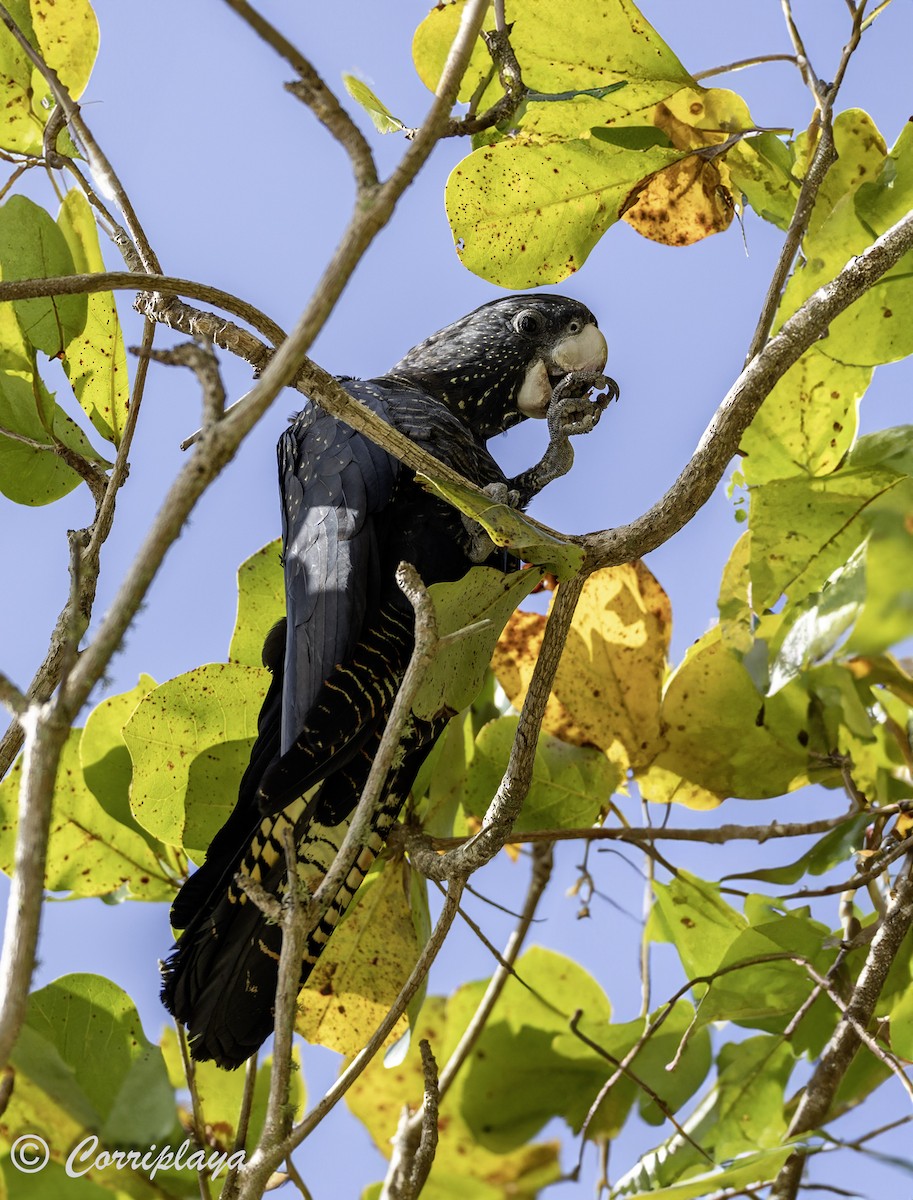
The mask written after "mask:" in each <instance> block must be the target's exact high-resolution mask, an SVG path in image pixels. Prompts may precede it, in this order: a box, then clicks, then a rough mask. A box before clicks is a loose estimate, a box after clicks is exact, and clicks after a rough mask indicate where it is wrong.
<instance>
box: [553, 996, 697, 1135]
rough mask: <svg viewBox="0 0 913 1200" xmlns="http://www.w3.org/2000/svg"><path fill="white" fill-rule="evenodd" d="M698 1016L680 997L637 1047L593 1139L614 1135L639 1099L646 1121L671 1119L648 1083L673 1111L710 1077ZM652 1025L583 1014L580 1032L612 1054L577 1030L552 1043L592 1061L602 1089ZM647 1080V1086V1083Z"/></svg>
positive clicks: (599, 1114)
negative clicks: (595, 1018) (693, 1026)
mask: <svg viewBox="0 0 913 1200" xmlns="http://www.w3.org/2000/svg"><path fill="white" fill-rule="evenodd" d="M655 1017H656V1014H655V1013H654V1014H651V1017H650V1020H653V1019H655ZM693 1017H694V1009H693V1007H692V1006H691V1004H689V1003H688V1001H687V1000H677V1001H676V1002H675V1004H674V1005H673V1006H672V1009H671V1010H670V1011H669V1013H668V1015H666V1016H665V1019H664V1020H663V1023H662V1025H660V1026H659V1028H658V1029H657V1030H656V1031H655V1032H654V1033H653V1034H652V1035H651V1036H650V1037H649V1038H648V1039H647V1040H646V1042H644V1044H643V1045H642V1046H641V1048H640V1049H639V1050H638V1052H637V1054H636V1055H635V1056H634V1058H633V1060H632V1061H631V1062H630V1064H629V1067H628V1072H627V1073H624V1074H623V1075H622V1077H621V1078H620V1079H618V1080H617V1081H616V1082H615V1083H614V1084H613V1085H612V1088H611V1089H610V1090H609V1092H608V1093H607V1095H606V1097H605V1099H604V1100H603V1101H602V1103H601V1104H600V1106H599V1108H598V1109H597V1111H596V1114H595V1116H594V1118H593V1120H592V1122H591V1124H590V1128H589V1130H588V1132H587V1136H588V1137H589V1138H591V1139H593V1140H596V1139H602V1138H612V1137H614V1136H615V1135H616V1134H617V1133H618V1131H619V1130H620V1129H621V1128H622V1126H623V1124H624V1122H625V1121H626V1119H627V1117H628V1115H629V1113H630V1111H631V1110H632V1108H633V1106H634V1102H635V1101H638V1102H639V1108H640V1116H641V1118H642V1119H643V1120H644V1121H646V1122H647V1123H648V1124H650V1125H662V1124H663V1123H664V1121H665V1120H666V1119H667V1118H666V1116H665V1113H664V1112H663V1111H662V1110H661V1108H659V1107H658V1106H657V1104H656V1101H655V1100H653V1099H652V1097H651V1096H650V1094H649V1092H648V1091H647V1090H646V1088H649V1089H652V1091H653V1092H655V1093H656V1095H657V1096H659V1098H660V1100H662V1101H663V1102H664V1104H665V1105H666V1108H667V1109H669V1110H671V1111H672V1112H675V1111H677V1110H678V1109H680V1108H681V1107H682V1105H683V1104H685V1103H686V1102H687V1101H688V1100H690V1098H691V1097H692V1096H693V1095H694V1093H695V1092H696V1091H697V1089H698V1088H699V1087H700V1086H701V1084H702V1083H703V1081H704V1080H705V1079H706V1077H707V1072H708V1071H709V1070H710V1067H711V1065H712V1054H711V1049H710V1037H709V1035H708V1034H707V1031H706V1030H705V1029H701V1030H698V1031H694V1030H692V1029H691V1024H692V1020H693ZM647 1027H648V1022H647V1020H645V1019H644V1018H643V1017H639V1018H638V1019H637V1020H634V1021H628V1022H626V1023H625V1024H622V1025H609V1024H606V1023H603V1022H594V1021H592V1020H587V1019H582V1020H581V1021H580V1022H579V1024H578V1029H579V1030H580V1032H581V1033H583V1034H584V1035H585V1036H586V1037H588V1038H589V1039H590V1041H593V1042H595V1043H596V1044H597V1045H598V1046H600V1047H602V1049H603V1050H605V1051H606V1052H607V1053H608V1055H610V1058H609V1059H606V1058H604V1057H603V1056H602V1055H598V1054H597V1053H596V1052H595V1051H594V1050H593V1049H592V1047H590V1046H587V1045H586V1043H584V1042H583V1041H581V1040H580V1039H579V1038H578V1037H576V1036H575V1035H574V1034H572V1033H563V1034H560V1035H559V1036H558V1037H556V1038H555V1040H554V1042H553V1043H552V1048H553V1050H554V1051H555V1053H556V1054H558V1055H560V1056H561V1057H562V1058H564V1059H569V1060H576V1061H578V1062H579V1063H580V1064H581V1065H582V1064H583V1063H584V1061H585V1062H588V1063H589V1067H590V1072H591V1075H592V1079H593V1082H594V1083H595V1084H596V1086H597V1089H599V1088H602V1087H603V1086H604V1084H605V1082H606V1080H607V1079H608V1077H609V1076H610V1075H612V1074H614V1073H615V1070H616V1065H615V1064H617V1063H620V1062H621V1061H622V1060H623V1059H626V1058H627V1057H628V1055H629V1054H630V1052H631V1050H632V1049H633V1047H634V1046H635V1045H636V1044H637V1042H638V1041H639V1040H640V1039H641V1037H642V1036H643V1035H644V1033H645V1031H646V1029H647ZM686 1031H690V1032H689V1035H688V1042H687V1044H685V1045H684V1047H683V1044H682V1043H683V1038H684V1037H685V1034H686ZM679 1051H681V1053H680V1054H679ZM676 1056H678V1057H677V1060H676ZM612 1059H614V1060H615V1063H613V1062H612V1061H611V1060H612ZM673 1060H676V1061H675V1069H674V1070H670V1064H671V1063H672V1062H673ZM551 1069H552V1068H549V1073H550V1072H551ZM559 1069H560V1068H559ZM581 1082H582V1080H581ZM642 1085H646V1088H645V1087H644V1086H642ZM561 1115H563V1116H566V1117H568V1118H569V1119H571V1118H572V1117H573V1115H574V1114H573V1113H572V1112H571V1109H570V1108H569V1109H568V1111H567V1112H565V1113H562V1114H561ZM571 1123H572V1127H573V1128H574V1129H576V1128H578V1126H579V1123H580V1122H579V1121H577V1120H576V1119H572V1121H571Z"/></svg>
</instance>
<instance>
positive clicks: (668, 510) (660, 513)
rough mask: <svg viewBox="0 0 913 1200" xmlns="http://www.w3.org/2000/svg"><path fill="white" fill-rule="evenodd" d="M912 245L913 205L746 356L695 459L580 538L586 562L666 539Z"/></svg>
mask: <svg viewBox="0 0 913 1200" xmlns="http://www.w3.org/2000/svg"><path fill="white" fill-rule="evenodd" d="M911 249H913V213H907V214H906V215H905V216H904V217H902V218H901V219H900V220H899V221H898V222H897V224H896V225H892V226H891V228H890V229H889V230H888V231H887V232H886V233H884V234H882V235H881V237H879V238H878V239H877V240H876V241H875V242H873V243H872V245H871V246H869V247H868V248H867V249H866V250H864V251H863V252H862V254H860V255H859V256H858V257H857V258H854V259H852V260H851V261H850V262H849V263H847V265H846V266H845V267H844V268H843V270H842V271H841V272H840V274H839V275H837V277H836V278H835V279H833V280H832V281H831V282H830V283H828V284H825V285H824V287H821V288H819V289H818V291H816V292H815V293H814V294H813V295H811V296H809V298H808V300H806V302H805V303H804V304H803V305H802V307H801V308H800V309H798V310H797V311H796V312H795V313H793V315H792V316H791V317H790V318H789V320H788V321H786V322H785V323H784V325H783V326H782V328H781V329H780V331H779V332H778V333H777V335H776V337H774V338H772V339H771V340H770V341H769V342H768V343H767V344H766V345H765V347H764V349H763V350H762V351H761V352H760V353H759V354H758V355H757V356H756V357H754V358H752V360H751V361H750V362H749V363H748V364H747V366H746V367H745V368H744V370H743V371H742V372H741V374H740V375H739V377H738V379H737V380H736V381H735V383H734V384H733V385H732V387H731V388H730V389H729V392H728V393H727V394H726V397H725V399H724V400H723V403H722V404H721V405H720V407H719V408H718V409H717V411H716V413H715V414H714V416H713V418H712V420H711V422H710V424H709V425H708V427H707V429H706V430H705V432H704V435H703V437H702V438H701V440H700V443H699V445H698V447H697V450H696V451H695V452H694V455H693V456H692V458H691V460H690V461H689V462H688V464H687V465H686V466H685V469H684V470H683V471H682V473H681V474H680V475H679V477H678V479H677V480H676V481H675V483H674V484H673V485H672V487H670V488H669V490H668V491H667V492H666V494H665V495H664V496H663V497H662V499H660V500H659V501H658V502H657V503H656V504H654V505H653V507H652V508H650V509H648V510H647V512H645V513H644V514H643V516H641V517H638V518H637V519H636V520H635V521H632V522H631V523H630V524H628V525H620V526H618V527H617V528H616V529H609V530H604V531H603V532H600V533H591V534H588V535H586V537H584V538H583V539H582V541H583V544H584V545H585V547H586V550H587V556H588V564H587V566H588V570H595V569H597V568H598V567H608V566H616V565H617V564H618V563H624V562H630V561H631V560H632V559H634V558H640V557H642V556H643V555H644V554H646V553H648V552H649V551H650V550H655V549H656V548H657V546H661V545H662V544H663V543H664V542H666V541H668V540H669V538H670V537H672V536H673V534H676V533H678V531H679V530H680V529H681V528H682V527H683V526H684V525H686V524H687V523H688V522H689V521H690V520H691V518H692V517H693V516H694V514H695V513H696V512H697V511H698V510H699V509H700V508H701V507H702V506H703V505H704V504H706V502H707V500H709V498H710V496H711V495H712V494H713V492H714V490H715V489H716V486H717V484H718V483H719V482H720V480H721V479H722V478H723V473H724V472H725V470H726V467H727V465H728V464H729V461H730V460H731V459H732V457H733V456H734V455H735V453H736V451H737V450H738V446H739V442H740V440H741V437H742V434H743V433H744V432H745V430H746V429H747V428H748V426H749V425H750V424H751V421H752V419H753V418H754V416H755V414H756V413H757V411H758V409H759V408H760V407H761V405H762V404H763V402H764V400H765V399H766V397H767V396H768V395H769V394H770V391H771V389H772V388H773V387H774V385H775V384H776V383H777V382H778V380H780V379H781V378H782V377H783V375H785V374H786V372H787V371H788V370H789V368H790V367H791V366H792V365H793V363H795V362H797V361H798V360H799V359H800V358H801V357H802V355H803V354H804V353H805V351H806V350H808V348H809V347H810V346H812V345H814V343H815V342H816V341H819V340H820V339H821V337H822V336H824V335H825V331H826V330H827V328H828V326H829V325H830V323H831V321H833V320H834V318H835V317H838V316H840V314H841V313H842V312H845V311H846V309H848V308H849V306H850V305H851V304H852V303H853V302H854V301H856V300H858V299H859V298H860V296H863V295H865V293H866V292H867V291H868V290H869V289H870V288H871V287H872V286H873V285H874V284H875V283H877V281H878V280H879V279H881V277H882V276H883V275H885V274H886V273H887V272H888V271H890V270H891V268H892V267H894V266H896V265H897V263H898V262H899V261H900V259H901V258H902V257H903V255H904V254H906V253H907V252H908V251H909V250H911Z"/></svg>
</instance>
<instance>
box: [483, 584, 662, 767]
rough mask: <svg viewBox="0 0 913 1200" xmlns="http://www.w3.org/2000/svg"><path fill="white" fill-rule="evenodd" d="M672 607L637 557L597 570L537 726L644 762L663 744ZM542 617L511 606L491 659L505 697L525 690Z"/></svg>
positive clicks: (515, 700)
mask: <svg viewBox="0 0 913 1200" xmlns="http://www.w3.org/2000/svg"><path fill="white" fill-rule="evenodd" d="M671 621H672V614H671V610H670V606H669V599H668V597H667V596H666V594H665V592H664V591H663V590H662V588H661V587H660V585H659V583H658V582H657V580H656V579H655V577H654V576H653V575H652V574H651V573H650V572H649V571H648V570H647V568H646V567H645V566H644V565H643V563H640V562H636V563H628V564H625V565H624V566H620V567H609V568H606V569H605V570H602V571H596V572H595V573H594V574H593V575H591V576H590V578H589V579H588V580H587V582H586V584H585V585H584V589H583V594H582V596H581V598H580V602H579V604H578V606H577V612H576V614H575V615H574V621H573V624H572V625H571V630H570V634H569V636H568V640H567V645H566V646H565V650H564V653H563V655H562V657H561V662H560V664H559V666H558V672H557V674H556V676H555V683H554V686H553V688H552V693H553V694H552V697H551V699H550V700H549V704H548V708H547V709H546V716H545V721H544V722H543V728H544V729H545V730H547V732H549V733H552V734H554V735H555V736H556V737H559V738H561V739H562V740H563V741H567V742H571V743H572V744H574V745H577V746H596V747H598V748H599V749H600V750H603V751H604V752H605V753H606V754H607V755H608V756H609V758H611V759H612V760H613V762H616V763H618V764H619V766H621V767H622V768H623V769H627V768H628V767H629V766H631V767H636V766H640V765H646V764H647V763H649V762H650V761H651V760H652V759H653V758H654V757H655V755H656V754H657V752H658V751H659V749H660V748H661V746H662V745H663V737H662V732H661V728H660V700H661V693H662V684H663V677H664V675H665V670H666V654H667V651H668V646H669V634H670V628H671ZM544 627H545V619H544V618H543V617H540V616H538V615H537V614H534V613H516V614H515V615H514V617H512V618H511V620H510V621H509V622H508V626H507V629H506V630H505V632H504V635H503V636H502V639H501V641H500V642H499V644H498V646H497V647H496V650H495V655H494V658H493V660H492V666H493V669H494V672H495V674H496V675H497V677H498V680H499V682H500V683H501V686H502V687H503V688H504V690H505V692H506V693H507V695H508V696H509V697H510V700H511V703H512V704H514V705H515V706H516V707H519V706H520V705H521V704H522V703H523V698H524V697H525V695H526V690H527V687H528V686H529V679H530V676H531V675H532V671H533V667H534V666H535V663H536V660H537V659H538V655H539V650H540V648H541V644H542V631H543V629H544Z"/></svg>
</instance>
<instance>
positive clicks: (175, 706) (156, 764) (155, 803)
mask: <svg viewBox="0 0 913 1200" xmlns="http://www.w3.org/2000/svg"><path fill="white" fill-rule="evenodd" d="M269 679H270V675H269V672H268V671H266V670H264V669H263V668H262V667H261V668H256V667H241V666H233V665H231V664H229V663H207V664H206V665H204V666H202V667H197V668H196V669H195V670H193V671H187V672H186V673H185V674H183V675H178V676H177V678H175V679H169V680H168V681H167V682H166V683H162V684H160V685H159V686H158V687H157V688H154V689H153V690H152V691H151V692H149V694H148V695H147V696H145V697H144V698H143V699H142V701H141V702H140V703H139V705H138V706H137V708H136V710H135V711H134V713H133V715H132V716H131V717H130V719H129V720H128V721H127V723H126V725H125V726H124V741H125V742H126V743H127V749H128V750H129V751H130V757H131V759H132V760H133V786H132V789H131V793H130V807H131V808H132V810H133V815H134V816H135V817H136V819H137V821H139V823H140V824H141V825H142V826H143V828H144V829H148V830H149V832H150V833H152V834H154V835H155V836H156V837H157V838H160V839H161V840H162V841H163V842H167V843H168V844H169V845H172V846H182V847H183V848H184V849H185V850H186V851H187V853H188V854H190V855H191V857H192V858H194V859H195V860H196V861H198V862H202V859H203V855H204V851H205V848H206V847H207V846H208V845H209V843H210V842H211V841H212V839H213V837H214V835H215V834H216V833H217V832H218V830H219V829H220V828H221V827H222V826H223V825H224V824H225V822H226V820H227V819H228V817H229V814H230V813H231V810H232V808H233V807H234V804H235V799H236V797H237V794H238V783H239V782H240V779H241V775H242V774H243V772H244V769H245V767H246V766H247V762H248V758H249V757H250V748H251V745H252V743H253V739H254V738H255V737H256V734H257V715H258V713H259V711H260V706H261V705H262V703H263V698H264V696H265V695H266V689H267V686H268V684H269Z"/></svg>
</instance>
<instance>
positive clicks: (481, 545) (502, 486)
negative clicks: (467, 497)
mask: <svg viewBox="0 0 913 1200" xmlns="http://www.w3.org/2000/svg"><path fill="white" fill-rule="evenodd" d="M512 482H513V480H511V483H512ZM482 491H483V492H484V493H485V495H486V496H490V497H491V498H492V500H493V501H494V502H495V504H507V505H509V506H510V507H511V508H517V507H518V506H519V504H520V493H519V492H518V491H517V490H516V489H515V488H511V487H510V485H509V484H506V483H489V484H488V485H487V486H486V487H484V488H482ZM462 517H463V528H464V529H465V530H466V538H467V545H466V553H467V555H468V556H469V558H470V559H471V561H472V562H474V563H483V562H487V561H488V559H489V558H491V556H492V554H493V553H494V551H495V549H496V547H495V544H494V542H493V541H492V540H491V538H490V537H489V536H488V532H487V531H486V529H485V526H484V525H480V524H479V522H478V521H474V520H473V519H472V517H467V515H466V514H465V513H463V514H462Z"/></svg>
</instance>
